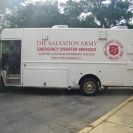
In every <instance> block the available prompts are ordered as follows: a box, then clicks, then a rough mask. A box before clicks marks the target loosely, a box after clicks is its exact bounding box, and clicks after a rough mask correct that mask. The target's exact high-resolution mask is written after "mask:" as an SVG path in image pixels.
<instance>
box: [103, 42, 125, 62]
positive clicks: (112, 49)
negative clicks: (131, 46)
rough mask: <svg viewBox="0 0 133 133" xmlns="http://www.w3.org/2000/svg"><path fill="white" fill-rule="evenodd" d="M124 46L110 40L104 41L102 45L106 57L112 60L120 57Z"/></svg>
mask: <svg viewBox="0 0 133 133" xmlns="http://www.w3.org/2000/svg"><path fill="white" fill-rule="evenodd" d="M123 52H124V48H123V46H122V44H121V43H120V42H119V41H116V40H111V41H109V42H107V43H106V45H105V47H104V54H105V56H106V57H108V58H109V59H112V60H118V59H119V58H121V57H122V55H123Z"/></svg>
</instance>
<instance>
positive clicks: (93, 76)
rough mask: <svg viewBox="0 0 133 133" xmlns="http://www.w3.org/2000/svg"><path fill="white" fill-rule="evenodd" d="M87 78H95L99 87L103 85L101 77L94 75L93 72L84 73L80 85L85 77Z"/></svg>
mask: <svg viewBox="0 0 133 133" xmlns="http://www.w3.org/2000/svg"><path fill="white" fill-rule="evenodd" d="M86 78H92V79H95V80H96V81H98V85H99V87H101V81H100V79H99V78H98V77H97V76H96V75H93V74H87V75H84V76H83V77H81V79H80V80H79V85H81V83H82V81H83V80H84V79H86Z"/></svg>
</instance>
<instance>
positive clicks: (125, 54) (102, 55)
mask: <svg viewBox="0 0 133 133" xmlns="http://www.w3.org/2000/svg"><path fill="white" fill-rule="evenodd" d="M1 45H2V46H1V49H2V50H1V53H2V71H1V77H2V80H3V82H4V85H5V86H24V87H42V88H69V89H70V88H72V89H73V88H80V89H81V92H82V93H83V94H85V95H96V94H97V93H98V92H99V90H100V88H102V87H119V86H121V87H132V86H133V30H131V29H125V28H122V27H119V28H112V29H104V28H85V29H84V28H14V29H4V30H3V31H2V33H1Z"/></svg>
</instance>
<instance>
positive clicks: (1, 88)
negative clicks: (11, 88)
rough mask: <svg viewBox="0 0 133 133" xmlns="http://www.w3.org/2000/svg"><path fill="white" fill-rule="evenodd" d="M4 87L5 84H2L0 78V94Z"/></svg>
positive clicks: (0, 78)
mask: <svg viewBox="0 0 133 133" xmlns="http://www.w3.org/2000/svg"><path fill="white" fill-rule="evenodd" d="M4 87H5V84H4V81H3V78H2V77H0V92H3V91H4Z"/></svg>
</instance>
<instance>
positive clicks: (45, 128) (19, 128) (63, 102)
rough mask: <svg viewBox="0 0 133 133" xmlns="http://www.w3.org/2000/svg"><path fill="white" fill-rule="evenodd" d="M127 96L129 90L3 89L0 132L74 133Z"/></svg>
mask: <svg viewBox="0 0 133 133" xmlns="http://www.w3.org/2000/svg"><path fill="white" fill-rule="evenodd" d="M131 95H133V89H132V90H131V89H117V90H114V89H110V90H107V91H106V92H105V93H103V94H100V95H99V96H95V97H87V96H81V95H80V92H79V90H72V91H68V90H58V89H56V90H48V89H39V88H13V87H12V88H6V90H5V92H2V93H0V133H76V132H77V131H79V130H80V129H82V128H83V127H85V126H86V125H88V124H89V123H92V122H93V121H95V120H96V119H98V118H99V117H101V116H102V115H104V114H105V113H107V112H108V111H109V110H111V109H113V108H114V107H116V106H117V105H119V103H121V102H123V101H124V100H125V99H126V98H128V97H129V96H131Z"/></svg>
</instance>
